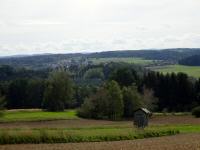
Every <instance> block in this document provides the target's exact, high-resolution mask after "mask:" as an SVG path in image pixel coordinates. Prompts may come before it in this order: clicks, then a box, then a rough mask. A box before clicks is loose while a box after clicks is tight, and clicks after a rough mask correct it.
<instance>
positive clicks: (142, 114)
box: [134, 108, 152, 128]
mask: <svg viewBox="0 0 200 150" xmlns="http://www.w3.org/2000/svg"><path fill="white" fill-rule="evenodd" d="M151 115H152V113H151V112H150V111H149V110H148V109H146V108H139V109H137V110H136V111H135V112H134V125H135V126H136V127H138V128H145V127H146V126H148V122H149V117H150V116H151Z"/></svg>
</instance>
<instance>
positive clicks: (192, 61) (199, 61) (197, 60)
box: [179, 55, 200, 66]
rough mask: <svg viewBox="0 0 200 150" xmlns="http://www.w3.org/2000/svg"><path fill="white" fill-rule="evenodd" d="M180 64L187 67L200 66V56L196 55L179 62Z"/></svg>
mask: <svg viewBox="0 0 200 150" xmlns="http://www.w3.org/2000/svg"><path fill="white" fill-rule="evenodd" d="M179 64H181V65H187V66H200V55H194V56H190V57H186V58H184V59H181V60H179Z"/></svg>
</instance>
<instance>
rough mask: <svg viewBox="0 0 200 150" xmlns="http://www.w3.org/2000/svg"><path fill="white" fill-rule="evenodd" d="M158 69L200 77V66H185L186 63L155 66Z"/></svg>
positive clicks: (164, 71)
mask: <svg viewBox="0 0 200 150" xmlns="http://www.w3.org/2000/svg"><path fill="white" fill-rule="evenodd" d="M155 70H156V71H159V72H163V73H164V74H166V73H172V72H174V73H178V72H183V73H186V74H188V75H189V76H192V77H195V78H199V77H200V67H198V66H184V65H169V66H162V67H161V68H160V67H159V68H155Z"/></svg>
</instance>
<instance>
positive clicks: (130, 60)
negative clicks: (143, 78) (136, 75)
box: [90, 57, 153, 65]
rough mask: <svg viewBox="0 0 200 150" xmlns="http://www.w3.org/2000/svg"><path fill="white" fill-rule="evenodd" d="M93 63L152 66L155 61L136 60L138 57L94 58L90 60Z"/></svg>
mask: <svg viewBox="0 0 200 150" xmlns="http://www.w3.org/2000/svg"><path fill="white" fill-rule="evenodd" d="M90 60H91V61H93V62H94V63H95V64H100V63H106V62H126V63H134V64H141V65H145V64H150V63H152V62H153V61H152V60H145V59H142V58H136V57H129V58H123V57H122V58H117V57H114V58H92V59H90Z"/></svg>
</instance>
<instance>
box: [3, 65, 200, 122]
mask: <svg viewBox="0 0 200 150" xmlns="http://www.w3.org/2000/svg"><path fill="white" fill-rule="evenodd" d="M119 66H120V67H119ZM83 70H84V68H83ZM88 70H90V71H88ZM83 72H85V73H81V74H82V78H83V80H85V78H87V79H90V78H92V79H93V78H98V77H100V78H101V81H102V82H101V84H99V85H96V84H79V82H77V80H76V79H77V78H76V77H77V76H75V75H74V74H71V73H70V72H68V71H65V70H56V71H52V72H50V73H48V74H49V75H48V77H37V76H31V77H28V78H24V77H18V78H14V79H13V80H8V81H7V80H6V81H5V80H3V81H1V82H0V103H2V104H4V105H5V107H6V108H8V109H19V108H42V109H45V110H49V111H63V110H64V109H67V108H79V111H78V112H79V115H80V116H82V117H89V118H97V119H98V118H107V119H112V120H117V119H120V118H122V117H131V116H132V115H133V112H134V111H135V110H136V109H137V108H139V107H146V108H148V109H150V110H152V111H159V112H162V111H169V112H172V111H173V112H178V111H191V109H192V108H194V107H196V106H199V105H200V79H198V80H197V79H194V78H190V77H188V76H187V75H186V74H184V73H178V74H175V73H171V74H162V73H158V72H153V71H145V70H144V71H142V70H141V69H140V70H139V69H138V68H135V67H130V66H129V65H125V64H121V65H118V64H113V63H111V64H109V65H102V66H97V67H96V68H95V66H92V67H89V68H88V69H85V71H83ZM96 72H97V73H96ZM79 73H80V72H79ZM78 77H79V78H80V76H78ZM91 81H93V80H91Z"/></svg>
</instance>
